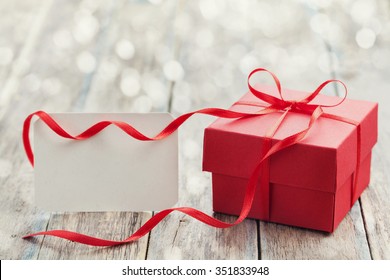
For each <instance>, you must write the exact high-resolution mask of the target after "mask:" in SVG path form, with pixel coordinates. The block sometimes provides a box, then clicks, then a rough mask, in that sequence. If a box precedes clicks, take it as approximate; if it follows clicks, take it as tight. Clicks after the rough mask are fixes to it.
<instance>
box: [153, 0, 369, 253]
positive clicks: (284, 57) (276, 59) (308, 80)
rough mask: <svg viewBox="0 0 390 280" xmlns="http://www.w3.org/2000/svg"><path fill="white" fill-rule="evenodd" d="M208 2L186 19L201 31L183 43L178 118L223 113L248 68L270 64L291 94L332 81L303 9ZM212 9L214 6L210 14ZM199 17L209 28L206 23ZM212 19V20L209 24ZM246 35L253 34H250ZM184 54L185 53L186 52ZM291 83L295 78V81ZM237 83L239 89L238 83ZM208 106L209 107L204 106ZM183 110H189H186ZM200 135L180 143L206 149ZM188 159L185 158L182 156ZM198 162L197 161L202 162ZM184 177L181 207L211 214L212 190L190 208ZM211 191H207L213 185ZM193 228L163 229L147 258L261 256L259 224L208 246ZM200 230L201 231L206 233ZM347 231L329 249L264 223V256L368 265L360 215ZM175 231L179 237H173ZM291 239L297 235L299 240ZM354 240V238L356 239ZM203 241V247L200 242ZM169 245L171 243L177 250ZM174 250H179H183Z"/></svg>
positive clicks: (323, 50)
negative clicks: (218, 109)
mask: <svg viewBox="0 0 390 280" xmlns="http://www.w3.org/2000/svg"><path fill="white" fill-rule="evenodd" d="M207 3H209V4H203V5H206V7H205V6H202V5H201V7H200V11H201V14H200V13H199V11H198V10H197V9H198V7H197V6H196V4H194V6H190V7H189V8H187V10H188V11H189V12H188V15H189V16H190V17H189V18H190V20H189V21H191V22H192V23H193V22H196V23H197V24H193V26H196V28H197V29H198V30H196V29H195V28H193V29H192V33H193V36H192V37H193V38H194V39H193V40H192V41H191V40H189V39H186V41H185V43H183V49H182V52H181V56H180V62H182V64H183V65H184V70H185V72H186V76H185V80H184V81H180V82H178V83H177V87H178V89H177V91H176V90H175V94H174V100H173V111H174V112H180V113H181V112H184V111H186V110H188V109H189V108H198V107H204V106H205V105H206V104H207V105H208V106H210V105H213V106H226V105H227V104H229V103H231V102H233V101H235V100H236V99H237V98H238V97H239V96H240V95H242V94H243V92H244V91H246V90H245V83H244V81H245V79H246V75H247V73H248V72H249V71H250V70H251V69H253V68H254V67H258V66H266V67H268V66H269V65H272V67H269V68H270V70H272V71H274V72H275V73H277V74H278V76H279V77H280V79H281V81H282V83H283V85H285V86H288V87H292V88H298V89H306V90H311V89H313V88H315V86H317V85H318V83H319V82H321V81H322V80H325V79H327V78H329V72H330V68H329V67H327V65H326V61H325V62H323V60H324V59H327V58H328V53H327V52H328V51H327V49H326V48H325V47H324V45H323V42H322V41H321V38H319V39H316V37H314V35H313V34H312V31H311V30H310V29H309V27H308V26H307V24H305V23H306V22H307V21H308V20H309V19H308V18H307V15H306V14H303V12H302V6H301V5H300V4H289V5H286V6H283V9H285V13H284V12H283V10H282V12H280V11H279V10H278V12H279V14H278V13H276V12H275V11H276V9H277V7H276V6H272V5H270V6H269V5H265V6H259V7H257V6H256V7H255V6H252V5H257V4H253V3H252V4H248V6H245V5H243V6H241V5H238V4H237V6H236V5H235V4H233V3H230V4H226V5H225V4H224V5H223V7H219V6H218V4H215V3H214V2H212V1H209V2H207ZM210 3H211V4H210ZM207 5H211V7H209V6H207ZM259 5H264V4H259ZM215 6H216V8H215ZM272 11H274V12H275V13H274V12H272ZM287 11H288V13H287ZM259 13H260V14H261V15H259ZM270 14H273V15H274V16H273V18H272V19H270V17H269V16H268V15H270ZM222 15H223V18H222ZM275 15H276V16H275ZM289 15H294V17H295V16H296V15H299V17H298V16H296V18H299V19H300V20H297V21H293V20H292V19H291V17H289ZM202 16H203V17H205V18H206V19H207V20H209V21H205V20H204V19H202V18H201V17H202ZM261 18H264V21H266V20H270V22H269V23H266V22H260V23H259V22H258V21H259V19H261ZM210 19H212V21H211V20H210ZM229 20H232V21H233V23H231V25H229V24H228V21H229ZM274 21H275V22H274ZM198 22H199V23H198ZM273 23H275V24H279V25H280V26H278V28H276V29H275V28H274V29H273V30H274V32H275V33H274V34H269V33H267V28H271V26H270V25H272V24H273ZM267 24H268V26H267ZM243 25H244V26H243ZM206 26H207V29H208V30H210V31H211V34H210V33H208V32H207V31H205V29H206ZM221 26H224V28H221ZM252 26H256V28H253V29H251V27H252ZM259 26H260V28H259ZM273 27H274V26H273ZM248 29H249V30H252V32H250V31H249V30H248ZM258 29H260V30H258ZM276 31H278V32H276ZM213 32H215V33H213ZM216 33H218V36H214V34H216ZM205 34H206V35H205ZM248 34H250V36H251V37H252V38H251V37H250V36H248ZM296 36H299V39H300V40H299V43H297V42H296ZM232 37H233V38H234V39H235V40H236V41H235V40H234V39H233V38H232ZM248 37H249V38H248ZM210 38H212V39H210ZM271 38H272V40H271ZM202 40H205V42H202ZM248 42H250V43H248ZM292 42H294V44H292ZM226 46H229V47H230V48H229V47H228V48H227V47H226ZM186 50H187V51H188V52H186ZM318 57H320V58H321V59H320V61H319V60H318ZM323 57H325V58H323ZM200 58H202V59H200ZM275 65H276V67H275ZM308 69H310V70H308ZM210 77H211V78H212V79H213V80H212V82H210ZM293 77H297V78H296V79H294V78H293ZM321 77H322V78H321ZM240 80H241V81H242V83H240V82H239V81H240ZM183 88H184V90H183ZM186 89H187V91H191V94H188V93H187V92H186ZM187 95H188V96H191V98H188V97H187ZM175 100H176V101H175ZM178 100H179V101H180V102H179V101H178ZM205 101H206V102H207V101H208V102H207V103H206V102H205ZM175 102H177V104H181V105H177V106H176V107H177V108H175ZM188 104H190V105H188ZM184 105H187V107H185V106H184ZM188 125H189V124H188ZM202 128H204V126H201V127H199V126H198V125H196V126H195V127H194V126H191V127H190V128H188V130H189V131H190V130H191V129H192V130H195V131H196V130H197V131H198V132H197V133H194V132H192V133H191V132H189V133H188V136H187V135H186V129H185V128H184V129H183V130H182V132H183V134H184V135H183V134H182V135H183V137H184V139H183V138H182V139H183V141H186V140H185V139H191V141H193V140H195V139H198V140H197V141H196V142H195V143H201V142H198V141H201V136H199V135H198V134H202ZM195 137H196V138H195ZM191 145H194V144H191ZM196 145H200V144H196ZM200 151H201V148H199V152H200ZM183 152H184V153H185V151H183ZM199 152H198V153H199ZM195 154H196V153H195ZM194 158H196V157H194ZM196 159H197V160H198V161H200V156H198V157H197V158H196ZM195 162H196V161H194V163H192V164H195ZM186 164H190V162H188V163H187V162H186V161H184V162H183V163H182V166H183V167H184V168H187V169H188V167H185V166H186ZM197 166H198V168H199V163H197ZM190 170H196V169H195V168H191V169H190ZM192 173H193V172H192ZM183 176H186V177H184V178H183V180H182V181H183V185H182V187H181V197H182V200H181V201H184V202H187V201H189V202H190V205H194V206H198V205H200V206H202V204H203V203H204V201H208V202H207V203H206V208H205V207H200V208H201V209H207V206H208V207H211V198H210V190H209V191H208V192H204V191H203V193H202V194H201V198H200V199H202V201H201V202H199V201H197V200H198V199H196V200H195V201H194V202H191V201H192V200H193V199H194V197H193V196H194V195H193V194H191V193H190V192H188V191H186V189H185V187H184V186H185V184H186V181H188V180H189V179H190V178H191V177H187V176H188V175H183ZM202 176H204V175H200V174H197V175H196V176H193V175H192V177H194V179H191V180H203V179H202V178H204V177H202ZM201 184H204V183H201ZM208 184H209V186H210V183H208ZM199 185H200V184H199ZM184 205H187V204H184ZM198 207H199V206H198ZM209 209H210V208H209ZM173 218H174V217H172V219H173ZM168 221H169V220H168ZM176 221H177V220H176ZM191 223H195V224H196V225H195V226H193V227H191V226H186V227H182V226H181V224H180V223H179V224H178V222H175V226H170V227H169V230H166V228H165V227H161V229H159V230H156V231H155V232H153V233H152V235H151V244H153V241H154V240H168V241H167V242H164V243H163V244H162V245H161V246H160V247H161V248H158V249H157V248H153V247H150V249H149V253H148V258H167V256H169V250H170V249H169V248H174V250H173V251H174V252H176V253H177V252H180V254H179V253H177V254H176V255H173V257H174V258H190V259H196V258H206V259H209V258H257V257H258V253H257V252H256V248H254V246H253V244H257V240H256V235H255V234H253V233H254V232H256V230H255V229H254V225H255V223H254V221H252V220H248V221H246V223H247V224H245V227H246V228H245V229H242V228H236V229H234V228H233V229H231V230H229V231H226V233H225V231H218V232H219V234H218V237H217V238H214V236H216V235H208V236H213V238H211V237H210V238H208V239H205V238H204V237H203V236H202V235H200V234H199V233H198V232H197V231H196V230H195V227H196V226H197V222H194V221H192V220H190V221H189V224H191ZM250 223H252V224H250ZM202 228H204V227H203V226H202ZM344 229H345V231H343V234H341V232H342V231H340V232H339V234H335V235H332V236H331V237H330V238H328V239H327V240H326V242H324V240H323V239H324V236H322V235H319V234H311V231H307V230H301V229H297V228H291V227H286V226H273V225H272V224H265V223H260V227H259V232H260V247H261V252H260V253H261V257H262V258H274V259H283V258H298V259H299V258H305V257H306V258H331V257H335V256H338V257H341V256H343V258H355V257H358V258H369V250H368V246H367V241H366V239H365V233H364V227H363V222H362V218H361V214H360V212H359V211H352V212H351V213H350V218H349V219H346V220H345V221H344ZM205 230H206V231H210V232H214V230H213V229H208V228H207V229H205ZM234 230H237V232H236V233H235V234H232V235H230V236H229V238H228V239H227V238H221V236H223V235H224V234H228V233H229V234H230V233H231V232H232V231H234ZM241 230H244V231H246V233H245V234H246V236H247V239H244V241H242V239H241V240H240V238H239V236H242V232H241V233H240V231H241ZM172 231H173V232H174V233H172ZM291 232H294V233H295V235H294V234H293V233H291ZM286 233H288V234H286ZM302 234H305V235H310V234H311V238H302ZM280 236H284V237H285V238H279V237H280ZM351 236H352V237H354V238H351ZM178 237H179V239H178ZM201 238H202V239H203V240H200V239H201ZM230 238H231V239H230ZM229 239H230V240H229ZM221 240H222V241H221ZM172 241H174V242H173V244H172ZM154 242H156V241H154ZM206 242H207V245H208V246H207V247H208V248H210V249H209V250H200V251H199V250H196V251H194V250H193V248H194V247H195V246H197V247H199V244H205V243H206ZM275 243H277V244H278V246H277V247H276V248H275V249H274V248H270V247H269V246H267V244H268V245H269V244H275ZM175 244H178V245H175ZM180 244H183V245H180ZM227 244H234V245H230V247H231V249H230V248H229V250H228V252H226V248H227V247H228V245H227ZM291 244H293V247H296V248H299V250H300V252H301V254H295V255H294V254H290V255H288V256H286V255H285V253H284V248H286V247H289V246H291ZM183 246H185V247H183ZM329 247H331V248H335V249H337V251H336V252H333V253H332V255H330V251H329V250H328V248H329ZM177 248H180V250H179V249H177ZM215 248H218V249H215ZM221 248H224V252H223V253H221ZM351 248H353V250H351ZM167 251H168V253H167ZM313 251H315V252H321V253H319V254H316V255H315V254H313V253H312V252H313Z"/></svg>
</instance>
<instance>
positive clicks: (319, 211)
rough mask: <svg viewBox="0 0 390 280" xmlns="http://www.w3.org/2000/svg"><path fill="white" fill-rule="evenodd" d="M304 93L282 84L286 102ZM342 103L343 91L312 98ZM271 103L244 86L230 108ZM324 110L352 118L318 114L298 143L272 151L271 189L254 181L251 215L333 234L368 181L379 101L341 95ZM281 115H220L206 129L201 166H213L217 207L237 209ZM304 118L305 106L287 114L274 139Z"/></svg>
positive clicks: (255, 108) (298, 128)
mask: <svg viewBox="0 0 390 280" xmlns="http://www.w3.org/2000/svg"><path fill="white" fill-rule="evenodd" d="M256 89H258V90H260V91H262V92H267V94H270V95H272V96H275V97H278V92H277V90H276V88H274V87H270V86H265V85H260V86H256ZM306 96H308V93H304V92H299V91H293V90H286V89H283V97H284V99H285V100H299V99H300V98H305V97H306ZM340 101H342V98H340V97H334V96H326V95H321V94H320V95H317V96H316V97H315V99H314V100H313V103H316V104H337V103H339V102H340ZM268 106H269V104H267V103H264V102H263V103H262V102H261V101H260V100H259V99H258V98H257V97H255V96H254V95H252V93H251V92H248V93H247V94H245V95H244V96H243V97H242V98H241V99H240V100H239V101H238V102H236V103H235V104H234V105H233V106H232V107H231V108H230V109H231V110H234V111H238V112H248V113H254V112H258V111H259V110H261V109H263V108H265V107H268ZM323 111H324V112H325V113H326V114H331V115H335V116H339V117H341V118H344V119H350V120H353V121H354V122H355V123H356V124H351V123H347V122H345V121H340V120H337V119H333V118H327V117H326V116H325V117H320V118H319V119H318V120H317V121H316V122H315V123H314V125H313V126H312V128H311V129H310V131H309V132H308V134H307V135H306V137H305V138H304V139H303V140H302V141H299V142H298V143H296V144H294V145H292V146H291V147H288V148H286V149H283V150H281V151H279V152H277V153H276V154H274V155H272V156H271V157H270V159H269V162H268V168H267V169H266V170H267V171H266V172H267V174H266V176H267V177H268V178H269V182H268V188H267V189H266V190H264V189H260V187H259V186H258V187H257V190H256V193H255V197H254V200H253V204H252V208H251V211H250V213H249V215H248V217H251V218H256V219H260V220H267V221H271V222H275V223H281V224H287V225H293V226H299V227H304V228H310V229H315V230H321V231H326V232H333V231H334V230H335V229H336V228H337V226H338V225H339V223H340V222H341V220H342V219H343V218H344V217H345V215H346V214H347V213H348V211H349V210H350V209H351V207H352V205H353V204H354V203H355V201H356V200H357V199H358V197H359V196H360V194H361V193H362V192H363V190H364V189H365V188H366V187H367V185H368V183H369V178H370V161H371V150H372V147H373V146H374V144H375V143H376V141H377V113H378V104H377V103H373V102H367V101H357V100H351V99H345V100H344V102H342V103H341V104H339V105H337V106H335V107H329V108H326V107H324V108H323ZM282 114H283V112H274V113H270V114H266V115H262V116H256V117H251V118H242V119H238V120H229V119H222V118H219V119H217V120H216V121H215V122H214V123H212V124H211V125H210V126H209V127H207V128H206V130H205V134H204V154H203V170H205V171H209V172H212V184H213V209H214V211H216V212H221V213H226V214H232V215H238V214H239V213H240V211H241V207H242V204H243V199H244V194H245V190H246V186H247V184H248V178H249V177H250V176H251V174H252V172H253V170H254V168H255V166H256V165H257V164H258V163H259V160H260V159H261V157H262V155H264V153H265V152H266V151H265V148H264V147H265V146H266V145H265V144H266V141H268V140H269V139H267V138H266V137H265V135H266V132H267V130H268V129H269V128H270V127H272V126H273V125H274V123H275V122H277V120H278V119H279V118H280V116H281V115H282ZM326 114H324V115H326ZM309 119H310V114H307V113H305V112H299V111H291V112H288V114H287V115H286V117H285V119H284V120H283V122H282V123H281V125H280V127H279V128H278V130H277V131H276V134H275V135H274V136H273V137H272V139H271V143H272V144H275V143H277V142H278V141H281V140H282V139H285V138H286V137H288V136H290V135H292V134H294V133H297V132H299V131H302V130H303V129H305V128H306V127H307V125H308V122H309ZM359 130H360V131H359ZM357 155H359V156H357ZM357 166H359V170H356V168H357ZM268 172H269V173H268ZM355 175H357V176H356V178H355V177H354V176H355ZM263 176H264V173H263ZM354 182H356V184H355V183H354Z"/></svg>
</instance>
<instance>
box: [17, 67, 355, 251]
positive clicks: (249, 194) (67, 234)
mask: <svg viewBox="0 0 390 280" xmlns="http://www.w3.org/2000/svg"><path fill="white" fill-rule="evenodd" d="M264 71H265V72H267V73H269V74H270V75H271V76H272V77H273V79H274V81H275V84H276V88H277V90H278V93H279V96H280V98H277V97H274V96H272V95H269V94H267V93H264V92H261V91H258V90H257V89H255V88H254V87H252V86H251V84H250V78H251V76H252V75H253V74H255V73H257V72H264ZM332 82H338V83H341V84H342V85H343V87H344V88H345V95H344V98H343V99H342V100H341V101H340V102H339V103H337V104H333V105H332V104H331V105H327V104H309V103H310V102H311V101H312V100H313V99H314V98H315V97H316V96H317V95H318V94H319V93H320V92H321V90H322V89H323V88H324V87H325V86H326V85H327V84H329V83H332ZM248 87H249V90H250V91H251V93H252V94H254V95H255V96H256V97H257V98H258V99H259V100H261V101H264V102H266V103H268V104H269V105H268V106H266V105H261V104H260V105H259V104H257V103H253V102H238V103H237V104H244V105H252V106H260V107H262V109H261V110H260V111H258V112H256V113H243V112H236V111H232V110H225V109H220V108H205V109H200V110H197V111H194V112H190V113H187V114H184V115H181V116H179V117H178V118H176V119H175V120H173V121H172V122H171V123H170V124H168V125H167V126H166V127H165V128H164V129H163V130H162V131H161V132H160V133H158V134H157V135H155V136H154V137H149V136H146V135H144V134H143V133H142V132H140V131H138V130H137V129H135V128H134V127H132V126H131V125H129V124H128V123H125V122H119V121H101V122H98V123H96V124H94V125H93V126H91V127H89V128H88V129H86V130H85V131H84V132H82V133H80V134H79V135H76V136H73V135H70V134H69V133H68V132H66V131H65V130H64V129H63V128H62V127H61V126H60V125H59V124H58V123H57V122H56V121H55V120H54V119H53V118H52V117H51V116H50V115H49V114H47V113H45V112H43V111H37V112H35V113H32V114H30V115H29V116H28V117H27V118H26V120H25V122H24V126H23V144H24V148H25V151H26V155H27V157H28V159H29V161H30V162H31V164H32V165H34V154H33V151H32V148H31V143H30V138H29V131H30V125H31V121H32V119H33V117H34V116H37V117H39V118H40V119H42V121H44V122H45V123H46V124H47V125H48V126H49V127H50V128H51V129H52V130H53V131H54V132H55V133H56V134H57V135H59V136H61V137H64V138H68V139H73V140H79V141H80V140H86V139H88V138H90V137H93V136H94V135H96V134H97V133H99V132H101V131H102V130H103V129H105V128H106V127H107V126H109V125H115V126H117V127H118V128H119V129H121V130H123V131H124V132H125V133H126V134H128V135H129V136H130V137H133V138H135V139H137V140H140V141H158V140H161V139H164V138H165V137H168V136H169V135H171V134H172V133H173V132H174V131H176V130H177V129H178V128H179V127H180V126H181V125H182V124H183V123H184V122H185V121H186V120H187V119H188V118H190V117H191V116H192V115H194V114H204V115H211V116H215V117H220V118H228V119H243V118H247V117H254V116H261V115H267V114H272V113H275V112H281V111H282V112H283V114H282V115H281V116H280V117H279V119H278V120H277V121H276V123H275V124H274V125H273V126H272V127H270V128H269V130H268V131H267V133H266V135H265V137H266V139H268V141H267V140H266V141H265V144H264V145H265V152H264V154H263V155H262V157H261V158H260V160H259V162H258V164H257V165H256V167H255V168H254V170H253V171H252V174H251V176H250V178H249V180H248V184H247V187H246V190H245V195H244V200H243V204H242V208H241V211H240V215H239V216H238V218H237V219H236V221H234V222H233V223H226V222H223V221H220V220H218V219H215V218H214V217H211V216H209V215H207V214H205V213H203V212H201V211H199V210H197V209H194V208H189V207H177V208H171V209H166V210H163V211H160V212H158V213H156V214H155V215H154V216H153V217H152V218H150V219H149V220H148V221H147V222H146V223H145V224H144V225H142V226H141V227H140V229H138V230H137V231H136V232H135V233H133V234H132V235H131V236H129V237H128V238H127V239H125V240H121V241H114V240H105V239H100V238H95V237H92V236H88V235H84V234H80V233H76V232H71V231H67V230H50V231H44V232H38V233H33V234H29V235H27V236H25V237H24V238H29V237H33V236H38V235H50V236H56V237H59V238H64V239H68V240H71V241H74V242H78V243H83V244H87V245H93V246H115V245H121V244H126V243H130V242H133V241H135V240H137V239H139V238H141V237H142V236H144V235H146V234H147V233H149V232H150V231H151V230H152V229H153V228H154V227H155V226H156V225H157V224H158V223H160V221H161V220H163V219H164V218H165V217H166V216H167V215H169V214H170V213H171V212H173V211H179V212H182V213H184V214H187V215H189V216H191V217H193V218H195V219H197V220H199V221H200V222H202V223H205V224H207V225H209V226H213V227H216V228H228V227H232V226H234V225H237V224H239V223H241V222H242V221H243V220H244V219H245V218H246V217H247V216H248V214H249V211H250V210H251V208H252V203H253V199H254V195H255V192H256V188H257V184H258V179H259V177H260V175H261V181H260V190H261V191H262V194H264V195H265V199H264V201H265V203H264V205H263V207H264V209H265V211H266V212H267V211H268V214H267V215H268V218H269V158H270V156H271V155H273V154H275V153H277V152H279V151H281V150H283V149H285V148H287V147H290V146H292V145H294V144H296V143H298V142H299V141H301V140H302V139H303V138H304V137H305V136H306V135H307V133H308V132H309V130H310V129H311V128H312V126H313V125H314V123H315V122H316V120H317V119H318V118H319V117H320V116H323V117H326V118H330V119H334V120H337V121H342V122H346V123H350V124H352V125H356V126H357V127H358V142H360V126H359V124H358V123H357V122H355V121H353V120H349V119H346V118H342V117H339V116H334V115H330V114H326V113H324V112H323V110H322V107H334V106H338V105H339V104H341V103H342V102H343V101H344V100H345V98H346V96H347V88H346V86H345V84H344V83H342V82H341V81H338V80H328V81H326V82H324V83H322V84H321V85H320V86H319V87H318V88H317V89H316V90H315V91H314V92H313V93H311V94H309V95H308V96H307V97H306V98H304V99H301V100H285V99H284V98H283V95H282V88H281V84H280V81H279V79H278V78H277V77H276V75H275V74H273V73H272V72H270V71H268V70H266V69H264V68H259V69H255V70H253V71H252V72H251V73H250V74H249V76H248ZM291 111H294V112H301V113H305V114H310V120H309V123H308V126H307V128H305V129H303V130H302V131H300V132H298V133H295V134H293V135H291V136H289V137H286V138H285V139H283V140H281V141H279V142H277V143H276V144H274V145H272V146H271V139H272V137H273V136H274V135H275V133H276V132H277V130H278V128H279V127H280V125H281V124H282V123H283V120H284V119H285V117H286V115H287V114H288V113H289V112H291ZM358 147H360V144H359V143H358ZM359 163H360V149H359V148H358V163H357V168H356V172H355V180H354V181H355V182H354V185H356V178H357V173H358V170H359ZM354 189H355V188H354Z"/></svg>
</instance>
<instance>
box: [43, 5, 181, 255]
mask: <svg viewBox="0 0 390 280" xmlns="http://www.w3.org/2000/svg"><path fill="white" fill-rule="evenodd" d="M175 5H176V4H175V1H169V2H165V3H161V4H160V5H151V4H150V3H143V2H138V1H131V2H128V1H121V2H116V4H115V7H113V8H112V12H111V13H112V15H111V16H110V19H109V21H110V23H109V28H106V30H105V31H102V33H103V34H102V36H103V37H102V38H101V41H102V45H101V46H95V49H98V50H99V51H98V53H99V54H97V53H96V52H95V54H94V55H95V57H96V60H97V61H100V62H99V63H98V64H97V69H96V71H95V73H94V74H93V77H87V78H89V81H84V82H89V83H90V85H85V86H84V88H86V89H85V90H86V91H87V92H86V93H84V92H82V93H81V94H80V96H79V98H78V100H77V101H76V102H75V103H74V107H73V108H74V110H82V111H87V112H108V111H113V112H149V111H152V110H153V111H162V110H164V111H166V110H167V105H168V102H167V100H168V98H167V97H168V90H169V88H168V86H169V83H168V82H167V81H166V80H164V79H163V74H162V71H161V69H160V67H157V65H158V62H157V61H156V58H155V52H157V51H158V50H159V48H160V47H162V46H165V47H167V48H169V46H170V42H169V38H170V36H171V33H170V28H169V25H170V24H172V20H171V14H172V12H173V11H174V8H175ZM102 21H104V19H103V20H102ZM156 28H159V30H160V31H159V33H158V34H155V33H154V32H155V29H156ZM156 64H157V65H156ZM87 88H88V89H87ZM156 91H157V92H156ZM150 217H151V213H150V212H143V213H135V212H107V213H71V214H69V213H65V214H64V213H59V214H53V215H52V216H51V219H50V223H49V225H48V229H57V228H66V229H68V230H75V231H77V232H82V233H85V234H90V235H93V236H98V237H100V238H106V239H113V240H122V239H125V238H127V237H128V236H130V235H131V233H133V232H135V231H136V230H137V229H138V228H139V227H140V226H141V225H142V224H144V223H145V222H146V221H147V220H148V219H149V218H150ZM147 246H148V236H145V237H143V238H142V239H140V240H139V241H137V242H134V243H132V244H128V245H125V246H117V247H112V248H104V249H102V248H99V249H96V248H94V247H88V246H85V245H80V244H76V243H72V242H69V241H65V240H60V239H54V238H46V239H45V240H44V242H43V245H42V249H41V251H40V254H39V258H40V259H145V258H146V252H147Z"/></svg>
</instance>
